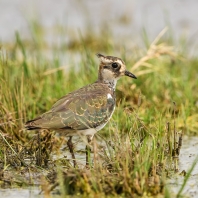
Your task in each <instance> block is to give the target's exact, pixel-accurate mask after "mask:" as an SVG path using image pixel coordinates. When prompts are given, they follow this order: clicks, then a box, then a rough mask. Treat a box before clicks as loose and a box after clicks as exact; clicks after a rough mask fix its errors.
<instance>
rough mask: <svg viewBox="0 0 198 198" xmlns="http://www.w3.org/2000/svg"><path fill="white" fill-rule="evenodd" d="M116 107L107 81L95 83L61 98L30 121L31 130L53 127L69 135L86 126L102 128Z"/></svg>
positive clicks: (28, 123) (85, 128) (28, 124)
mask: <svg viewBox="0 0 198 198" xmlns="http://www.w3.org/2000/svg"><path fill="white" fill-rule="evenodd" d="M114 108H115V95H114V91H113V90H112V89H109V87H108V86H107V84H105V83H100V82H96V83H93V84H90V85H87V86H85V87H82V88H81V89H78V90H76V91H74V92H71V93H69V94H67V95H66V96H64V97H62V98H61V99H60V100H58V101H57V102H56V103H55V104H54V105H53V106H52V108H51V110H50V111H48V112H46V113H44V114H42V115H41V116H39V117H37V118H35V119H33V120H30V121H28V122H27V123H26V125H25V127H26V128H27V129H29V130H34V129H52V130H56V131H61V132H64V133H65V134H66V135H69V134H72V133H75V131H83V130H87V129H97V128H98V129H99V128H101V126H103V125H105V124H106V123H107V122H108V120H109V119H110V117H111V115H112V113H113V111H114Z"/></svg>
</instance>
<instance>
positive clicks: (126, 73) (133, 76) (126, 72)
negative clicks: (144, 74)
mask: <svg viewBox="0 0 198 198" xmlns="http://www.w3.org/2000/svg"><path fill="white" fill-rule="evenodd" d="M124 75H125V76H129V77H131V78H135V79H137V77H136V76H135V75H134V74H132V73H131V72H129V71H127V70H126V71H125V72H124Z"/></svg>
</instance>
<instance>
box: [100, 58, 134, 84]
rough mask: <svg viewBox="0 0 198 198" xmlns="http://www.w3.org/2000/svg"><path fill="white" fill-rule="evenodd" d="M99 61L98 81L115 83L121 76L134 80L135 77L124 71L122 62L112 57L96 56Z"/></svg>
mask: <svg viewBox="0 0 198 198" xmlns="http://www.w3.org/2000/svg"><path fill="white" fill-rule="evenodd" d="M97 56H98V58H99V59H100V66H99V73H98V80H99V81H117V80H118V79H119V78H120V77H121V76H128V77H131V78H135V79H136V76H135V75H134V74H132V73H131V72H129V71H127V70H126V65H125V63H124V61H123V60H122V59H120V58H117V57H114V56H104V55H102V54H97Z"/></svg>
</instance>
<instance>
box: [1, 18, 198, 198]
mask: <svg viewBox="0 0 198 198" xmlns="http://www.w3.org/2000/svg"><path fill="white" fill-rule="evenodd" d="M87 27H89V24H88V25H87ZM105 27H106V26H102V27H101V28H99V31H97V32H95V31H89V32H86V33H83V34H81V33H80V32H78V38H76V37H75V38H73V37H72V34H71V32H70V31H69V30H68V29H67V28H64V27H61V26H60V25H57V26H56V27H55V29H54V30H55V32H56V33H57V38H59V42H57V43H56V42H55V43H53V44H52V43H50V44H49V43H48V41H47V40H46V29H45V28H44V27H43V26H42V25H41V24H40V23H39V22H38V21H34V22H32V23H30V32H31V34H30V38H28V39H24V38H23V37H22V36H21V34H20V33H16V34H15V39H14V41H13V42H2V43H1V49H0V185H1V188H2V190H1V191H0V194H1V195H5V193H7V192H9V191H10V190H9V189H10V188H12V191H10V193H13V191H14V193H15V192H17V191H18V190H19V191H20V190H21V192H24V193H27V189H29V188H32V189H33V191H34V189H35V188H36V190H35V191H36V192H38V189H37V187H38V188H39V189H42V194H41V196H46V197H50V196H51V197H53V196H62V197H64V196H90V197H94V196H103V197H104V196H109V197H115V196H118V197H127V196H128V197H131V196H134V197H138V196H161V197H164V196H165V197H172V196H173V195H174V196H178V197H179V196H180V195H181V194H183V193H184V192H185V193H187V194H189V192H188V186H189V188H191V186H190V185H189V184H188V183H187V184H186V183H185V180H187V179H188V181H191V182H193V181H194V179H196V175H197V174H198V173H197V172H196V171H197V166H196V164H194V165H195V167H194V172H192V174H190V176H189V174H188V173H190V172H188V169H190V168H192V165H193V162H194V160H196V152H195V151H196V148H197V144H196V140H197V137H196V136H197V132H198V124H197V123H198V114H197V111H198V90H197V78H198V76H197V69H198V60H197V58H196V57H195V56H194V57H192V56H190V55H189V54H188V50H187V49H188V47H187V45H186V43H187V42H186V41H185V40H180V42H179V43H178V44H177V45H175V42H174V39H173V38H174V35H171V34H170V32H169V30H167V29H164V30H163V31H162V32H161V33H159V36H157V37H156V38H155V39H154V41H150V39H149V36H148V35H147V33H146V31H143V32H142V40H143V41H144V45H143V46H142V45H141V46H138V45H132V44H131V43H133V40H135V38H134V37H133V36H131V37H128V38H125V39H124V40H125V42H120V41H119V42H116V38H115V36H114V35H113V30H112V29H110V28H109V29H106V28H105ZM107 30H108V31H107ZM64 35H67V37H68V38H67V39H65V36H64ZM127 39H129V40H127ZM97 52H103V53H104V54H108V55H114V56H118V57H121V58H122V59H124V61H125V62H126V65H127V67H128V69H129V70H130V71H132V72H133V73H134V74H136V75H137V76H138V80H136V81H131V80H130V79H121V80H120V81H119V82H118V85H117V91H116V94H117V108H116V111H115V113H114V115H113V117H112V119H111V122H110V123H109V124H108V125H107V126H106V127H105V128H104V129H103V130H102V131H101V132H100V133H99V134H98V135H97V136H96V139H95V140H94V142H93V146H95V147H96V148H97V152H95V153H92V160H93V164H92V168H91V169H90V170H87V169H84V167H83V163H84V159H85V158H83V156H84V155H85V153H84V149H83V148H84V146H85V144H84V142H82V141H81V140H76V147H75V148H76V153H77V158H78V163H79V164H81V166H80V167H79V169H74V168H73V167H72V163H71V162H70V154H69V153H68V152H67V150H68V149H67V147H66V144H65V139H64V138H63V137H58V136H57V135H55V133H54V132H52V133H49V132H48V131H42V132H41V134H40V138H41V139H40V144H39V143H38V136H37V132H36V131H35V132H27V131H26V130H24V122H25V121H26V120H28V119H31V118H33V117H35V116H37V115H39V114H41V113H43V112H45V111H46V110H48V109H49V108H50V107H51V106H52V104H53V103H54V102H55V101H56V100H57V99H58V98H60V97H61V96H63V95H65V94H66V93H68V92H70V91H73V90H75V89H78V88H80V87H81V86H83V85H86V84H89V83H91V82H94V81H95V80H96V78H97V67H98V60H97V57H96V56H95V54H96V53H97ZM182 135H183V139H184V140H183V143H184V145H183V146H181V143H182ZM188 136H190V137H191V136H193V137H194V138H193V139H192V138H191V139H186V137H188ZM123 145H124V146H123ZM179 151H180V153H179ZM188 156H190V157H188ZM195 162H196V161H195ZM187 164H188V166H184V165H187ZM183 170H184V172H182V171H183ZM181 172H182V174H180V173H181ZM176 178H178V180H176ZM177 182H178V183H179V185H178V187H176V188H175V185H173V183H174V184H176V183H177ZM166 184H167V185H166ZM191 184H192V183H191ZM170 186H173V188H172V189H171V188H170ZM195 186H196V184H195ZM184 187H185V188H184ZM6 189H7V191H6ZM16 189H17V190H16ZM182 189H184V190H182ZM15 190H16V191H15ZM35 191H34V192H35ZM195 191H196V190H195ZM28 192H29V195H28V196H29V197H31V196H32V197H34V196H35V195H34V193H33V195H31V192H32V191H29V190H28ZM3 193H4V194H3ZM193 193H194V192H193ZM193 193H191V194H190V196H196V195H197V192H195V194H193ZM12 195H13V194H12ZM18 195H19V196H22V195H21V194H18ZM26 195H27V194H26ZM16 196H17V195H16ZM39 196H40V195H39Z"/></svg>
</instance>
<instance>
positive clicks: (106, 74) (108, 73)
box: [102, 69, 115, 80]
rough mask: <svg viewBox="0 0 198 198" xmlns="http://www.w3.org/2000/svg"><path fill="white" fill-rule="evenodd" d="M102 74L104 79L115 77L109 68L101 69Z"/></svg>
mask: <svg viewBox="0 0 198 198" xmlns="http://www.w3.org/2000/svg"><path fill="white" fill-rule="evenodd" d="M102 76H103V77H104V79H106V80H112V79H114V78H115V77H114V75H113V72H112V71H110V70H108V69H104V70H103V71H102Z"/></svg>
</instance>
